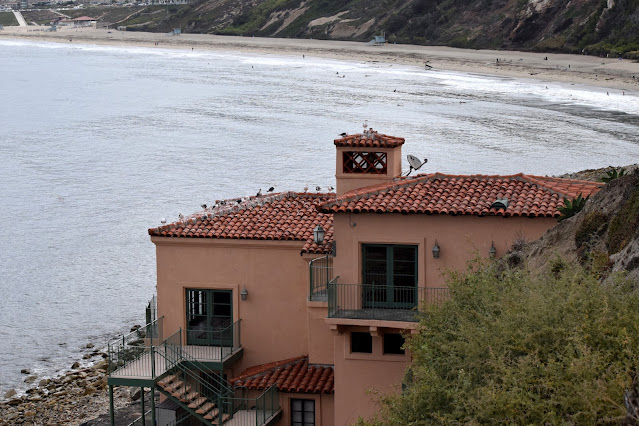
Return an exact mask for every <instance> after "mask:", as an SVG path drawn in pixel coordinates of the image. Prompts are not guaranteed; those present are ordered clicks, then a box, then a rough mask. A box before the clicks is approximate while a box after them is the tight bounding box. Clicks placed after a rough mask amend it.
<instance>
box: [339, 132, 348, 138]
mask: <svg viewBox="0 0 639 426" xmlns="http://www.w3.org/2000/svg"><path fill="white" fill-rule="evenodd" d="M339 135H340V136H342V137H344V136H347V135H348V133H346V132H343V133H340V134H339Z"/></svg>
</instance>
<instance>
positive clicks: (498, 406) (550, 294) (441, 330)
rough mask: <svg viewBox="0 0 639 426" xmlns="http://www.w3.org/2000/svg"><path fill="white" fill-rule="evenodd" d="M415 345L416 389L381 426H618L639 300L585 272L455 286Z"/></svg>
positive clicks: (395, 402) (481, 275) (428, 313)
mask: <svg viewBox="0 0 639 426" xmlns="http://www.w3.org/2000/svg"><path fill="white" fill-rule="evenodd" d="M449 287H450V291H451V298H450V300H449V301H447V302H445V303H443V304H439V305H429V306H425V307H424V313H423V316H422V318H421V320H420V323H419V329H418V331H419V332H418V334H416V335H414V336H413V337H411V338H410V339H408V340H407V343H406V347H407V348H408V349H410V350H411V353H412V356H413V362H412V365H411V377H412V381H411V382H412V384H409V385H408V386H407V387H406V389H405V390H404V392H403V393H402V394H401V395H392V396H387V397H384V398H383V399H382V411H381V412H380V415H379V416H380V418H379V419H378V420H374V421H373V422H372V423H373V424H384V425H400V424H402V425H404V424H420V425H427V424H433V425H440V424H619V422H620V421H621V420H622V419H623V418H624V415H625V414H626V409H625V407H624V394H625V392H626V391H627V390H629V389H633V391H634V390H635V389H634V385H633V379H636V378H637V377H636V366H637V365H638V363H639V295H638V294H637V293H636V292H634V291H633V290H632V286H630V285H629V284H628V283H626V282H624V281H621V280H620V279H618V280H616V281H615V280H613V283H612V284H609V285H605V286H604V285H601V284H600V283H599V282H598V281H597V279H596V278H595V277H593V276H592V275H590V274H588V273H586V272H585V271H584V270H583V269H581V268H576V269H573V268H566V269H565V270H564V272H563V273H561V274H559V275H558V277H557V278H555V277H554V276H553V275H552V274H550V275H538V276H536V275H532V274H530V273H529V272H526V271H513V270H508V271H506V272H504V273H501V274H499V273H496V271H495V270H494V269H493V267H492V266H489V267H483V268H481V269H480V270H478V271H476V272H471V273H466V274H457V275H454V276H453V277H452V279H451V280H449Z"/></svg>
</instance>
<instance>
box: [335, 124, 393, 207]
mask: <svg viewBox="0 0 639 426" xmlns="http://www.w3.org/2000/svg"><path fill="white" fill-rule="evenodd" d="M403 144H404V138H397V137H394V136H388V135H383V134H381V133H377V132H376V131H374V130H373V129H371V128H369V129H367V130H364V132H363V133H360V134H357V135H348V136H344V137H343V138H341V139H335V147H336V159H335V160H336V161H335V165H336V170H335V182H336V186H337V188H336V192H337V196H338V197H339V196H340V195H342V194H344V193H346V192H349V191H352V190H353V189H358V188H363V187H366V186H371V185H377V184H380V183H385V182H391V181H392V180H393V179H395V178H396V177H399V176H400V175H401V174H402V145H403Z"/></svg>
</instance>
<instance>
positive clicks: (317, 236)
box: [313, 225, 326, 244]
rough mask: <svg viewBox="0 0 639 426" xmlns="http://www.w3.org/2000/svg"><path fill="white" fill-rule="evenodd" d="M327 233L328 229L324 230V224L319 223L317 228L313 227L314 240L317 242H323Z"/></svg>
mask: <svg viewBox="0 0 639 426" xmlns="http://www.w3.org/2000/svg"><path fill="white" fill-rule="evenodd" d="M325 233H326V231H324V228H322V225H317V226H316V227H315V229H313V241H314V242H315V244H322V243H323V242H324V234H325Z"/></svg>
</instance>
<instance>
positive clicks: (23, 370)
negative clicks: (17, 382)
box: [20, 368, 31, 374]
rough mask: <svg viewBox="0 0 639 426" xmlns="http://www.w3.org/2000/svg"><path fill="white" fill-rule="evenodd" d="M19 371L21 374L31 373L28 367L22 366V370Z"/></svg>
mask: <svg viewBox="0 0 639 426" xmlns="http://www.w3.org/2000/svg"><path fill="white" fill-rule="evenodd" d="M20 372H21V373H22V374H31V370H29V369H28V368H23V369H22V370H20Z"/></svg>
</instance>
